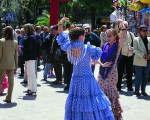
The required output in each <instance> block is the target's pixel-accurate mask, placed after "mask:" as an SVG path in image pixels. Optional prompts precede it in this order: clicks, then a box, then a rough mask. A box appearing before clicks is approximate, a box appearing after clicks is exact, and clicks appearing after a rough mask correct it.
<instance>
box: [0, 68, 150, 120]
mask: <svg viewBox="0 0 150 120" xmlns="http://www.w3.org/2000/svg"><path fill="white" fill-rule="evenodd" d="M97 73H98V66H97V67H96V71H95V76H97ZM42 74H43V71H41V72H38V79H37V81H38V93H37V96H26V95H25V93H23V91H25V90H26V89H27V88H26V86H22V85H21V84H20V82H21V81H22V79H20V78H18V73H17V74H16V76H15V86H14V91H13V99H12V103H9V104H6V103H4V102H3V101H2V100H3V99H4V98H5V96H0V120H63V119H64V107H65V101H66V97H67V91H63V87H64V85H58V86H55V85H51V84H50V81H54V80H55V78H49V79H48V82H43V81H41V79H42ZM5 93H6V91H5ZM147 93H148V94H149V95H150V84H149V85H148V86H147ZM120 102H121V105H122V107H123V110H124V113H123V117H124V119H125V120H150V114H149V113H150V96H148V97H143V96H141V97H139V98H137V97H136V96H135V95H134V94H133V92H127V91H126V88H125V86H124V87H123V91H122V92H121V93H120Z"/></svg>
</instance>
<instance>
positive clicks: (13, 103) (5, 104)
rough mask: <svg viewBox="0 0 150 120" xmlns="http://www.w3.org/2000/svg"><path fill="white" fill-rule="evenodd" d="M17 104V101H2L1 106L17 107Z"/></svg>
mask: <svg viewBox="0 0 150 120" xmlns="http://www.w3.org/2000/svg"><path fill="white" fill-rule="evenodd" d="M16 106H17V103H15V102H12V103H4V104H1V103H0V108H12V107H16Z"/></svg>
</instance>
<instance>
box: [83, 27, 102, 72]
mask: <svg viewBox="0 0 150 120" xmlns="http://www.w3.org/2000/svg"><path fill="white" fill-rule="evenodd" d="M83 28H84V29H85V41H84V43H85V44H87V43H88V42H89V43H90V44H91V45H94V46H96V47H100V43H101V41H100V38H99V37H98V36H97V35H96V34H95V33H94V32H92V31H91V26H90V25H89V24H84V25H83ZM91 68H92V72H93V73H94V70H95V65H94V64H92V66H91Z"/></svg>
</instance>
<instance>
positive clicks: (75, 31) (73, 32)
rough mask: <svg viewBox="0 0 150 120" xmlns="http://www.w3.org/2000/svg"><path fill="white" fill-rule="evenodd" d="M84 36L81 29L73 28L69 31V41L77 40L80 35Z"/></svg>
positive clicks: (83, 31)
mask: <svg viewBox="0 0 150 120" xmlns="http://www.w3.org/2000/svg"><path fill="white" fill-rule="evenodd" d="M84 34H85V30H84V29H83V28H80V27H75V28H74V29H71V30H70V31H69V38H70V40H71V41H76V40H78V39H79V36H80V35H84Z"/></svg>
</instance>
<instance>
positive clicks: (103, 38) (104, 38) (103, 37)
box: [100, 32, 108, 46]
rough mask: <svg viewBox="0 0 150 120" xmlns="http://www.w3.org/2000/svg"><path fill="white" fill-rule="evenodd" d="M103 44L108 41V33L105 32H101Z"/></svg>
mask: <svg viewBox="0 0 150 120" xmlns="http://www.w3.org/2000/svg"><path fill="white" fill-rule="evenodd" d="M100 40H101V46H102V45H103V44H104V43H105V42H107V41H108V38H107V35H106V33H105V32H101V33H100Z"/></svg>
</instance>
